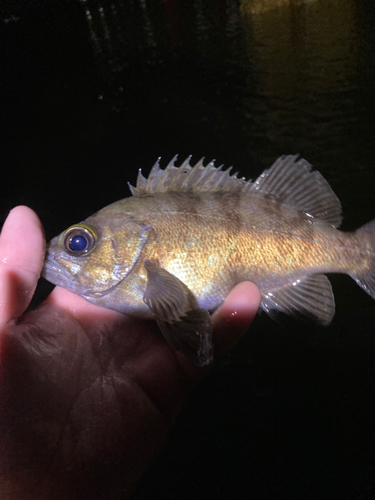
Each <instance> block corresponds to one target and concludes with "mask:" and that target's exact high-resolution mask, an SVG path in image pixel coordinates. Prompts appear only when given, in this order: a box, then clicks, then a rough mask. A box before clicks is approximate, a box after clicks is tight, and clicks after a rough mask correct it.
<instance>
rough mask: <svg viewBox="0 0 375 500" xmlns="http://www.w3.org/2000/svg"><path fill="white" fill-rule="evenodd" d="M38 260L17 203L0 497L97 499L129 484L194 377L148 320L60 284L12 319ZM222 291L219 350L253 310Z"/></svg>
mask: <svg viewBox="0 0 375 500" xmlns="http://www.w3.org/2000/svg"><path fill="white" fill-rule="evenodd" d="M43 255H44V238H43V233H42V228H41V226H40V222H39V220H38V218H37V217H36V215H35V214H34V213H33V212H32V211H31V210H30V209H27V208H26V207H18V208H17V209H15V210H14V211H12V212H11V215H10V217H9V218H8V219H7V221H6V223H5V224H4V227H3V230H2V233H1V238H0V325H1V326H0V328H1V329H0V341H1V344H0V345H1V365H0V368H1V372H0V374H1V379H0V397H1V408H0V457H1V458H0V493H2V495H0V496H1V498H3V497H4V498H7V499H8V498H9V499H13V498H14V499H15V498H17V499H18V498H22V499H27V498H38V499H43V498H46V499H47V498H48V499H53V498H59V499H63V498H70V499H72V498H80V499H83V498H91V499H94V498H102V497H104V496H108V495H109V494H111V492H112V493H113V494H115V492H117V491H118V490H119V489H120V488H121V487H125V488H126V490H128V489H129V487H130V485H131V484H132V483H134V481H135V480H136V479H137V478H138V477H139V475H140V474H141V472H142V471H143V470H144V468H145V466H146V465H147V463H148V462H149V461H150V459H151V458H152V456H153V455H154V454H155V452H156V451H157V449H158V448H159V447H160V444H161V443H162V441H163V439H164V438H165V435H166V432H167V430H168V425H169V424H170V422H171V420H172V419H173V417H174V415H175V414H176V413H177V411H178V410H179V407H180V405H181V402H182V399H183V396H184V392H185V390H186V388H187V387H189V386H190V385H191V384H192V383H193V382H194V381H196V380H198V379H199V378H200V377H201V376H202V374H203V373H204V372H205V370H204V369H198V368H196V367H194V366H193V365H191V364H190V362H189V361H188V360H186V359H185V358H184V356H183V355H182V354H180V353H176V352H174V351H173V350H172V349H171V348H170V347H169V346H168V345H167V344H166V343H165V341H164V340H163V338H162V337H161V335H160V333H159V332H158V329H157V328H156V326H155V324H154V323H153V322H145V321H140V320H136V319H133V318H129V317H126V316H124V315H122V314H120V313H117V312H115V311H111V310H109V309H103V308H100V307H97V306H94V305H92V304H90V303H88V302H86V301H85V300H84V299H82V298H81V297H78V296H76V295H75V294H73V293H71V292H69V291H67V290H64V289H61V288H55V289H54V291H53V292H52V294H51V295H50V296H49V298H48V299H47V301H46V302H45V303H44V304H43V305H42V306H41V307H39V308H38V309H37V310H35V311H32V312H31V313H28V314H26V315H24V316H22V317H20V316H21V314H22V313H23V312H24V310H25V309H26V308H27V306H28V304H29V302H30V299H31V296H32V294H33V292H34V290H35V286H36V283H37V279H38V277H39V274H40V269H41V266H42V261H43ZM231 296H232V298H231V299H229V300H227V301H226V302H225V303H224V306H222V307H221V308H220V310H219V311H218V312H216V313H215V317H214V325H215V336H216V341H217V347H218V349H217V350H218V351H219V353H220V350H221V351H225V350H226V349H227V347H228V346H229V345H230V344H232V343H233V342H234V341H235V340H236V338H238V337H239V336H240V335H241V333H242V332H243V331H244V330H245V329H246V328H247V326H248V324H249V323H250V322H251V320H252V318H253V317H254V315H255V313H256V311H257V309H258V307H259V292H257V290H256V288H255V287H254V286H252V285H249V284H242V285H239V286H238V287H237V290H236V289H235V290H234V291H233V292H231ZM234 310H236V313H237V314H236V315H233V314H232V313H233V311H234ZM18 318H20V319H18ZM234 327H236V329H235V331H233V329H234ZM27 495H29V496H27Z"/></svg>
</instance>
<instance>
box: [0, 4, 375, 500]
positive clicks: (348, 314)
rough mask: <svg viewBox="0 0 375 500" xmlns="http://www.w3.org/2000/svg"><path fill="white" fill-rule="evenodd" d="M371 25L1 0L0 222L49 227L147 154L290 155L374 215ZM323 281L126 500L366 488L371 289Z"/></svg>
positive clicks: (304, 11)
mask: <svg viewBox="0 0 375 500" xmlns="http://www.w3.org/2000/svg"><path fill="white" fill-rule="evenodd" d="M374 25H375V3H374V2H373V1H372V0H368V1H367V2H365V1H362V2H360V1H355V0H305V1H303V0H300V1H297V0H296V1H292V0H290V1H288V0H253V1H251V0H248V1H246V0H243V1H242V2H240V1H239V0H196V1H189V2H186V1H182V0H180V1H178V0H175V1H173V0H164V1H150V0H128V1H125V0H113V1H105V0H102V1H100V0H97V1H94V0H86V1H84V0H81V1H79V0H65V1H64V0H60V1H54V0H48V1H47V0H44V1H43V0H33V1H32V2H30V1H29V0H28V1H26V0H22V1H21V0H18V1H10V0H5V1H4V0H3V1H2V2H1V4H0V64H1V66H0V85H1V97H0V99H1V106H0V127H1V131H0V140H1V142H2V146H1V149H0V151H1V203H0V216H1V219H2V220H4V219H5V217H6V215H7V213H8V211H9V209H10V208H12V207H13V206H15V205H17V204H26V205H28V206H30V207H32V208H33V209H34V210H35V211H36V212H37V213H38V215H39V216H40V218H41V220H42V222H43V224H44V226H45V230H46V236H47V238H48V239H49V238H51V237H52V236H54V235H56V234H57V233H59V232H60V231H62V230H63V229H65V228H66V227H67V226H69V225H70V224H72V223H74V222H78V221H80V220H82V219H84V218H86V217H87V216H89V215H90V214H92V213H93V212H95V211H96V210H98V209H100V208H102V207H103V206H105V205H107V204H109V203H111V202H113V201H115V200H117V199H120V198H123V197H125V196H128V195H129V191H128V189H127V186H126V183H127V181H130V182H131V183H134V182H135V179H136V174H137V171H138V169H139V168H142V169H143V173H144V174H147V173H148V171H149V169H150V168H151V166H152V164H153V163H154V161H155V160H156V158H157V157H158V156H162V162H163V165H166V163H167V162H168V161H169V160H170V158H171V157H172V156H173V155H174V154H175V153H179V155H180V159H181V160H182V159H184V158H185V157H186V156H187V155H188V154H193V160H198V159H199V158H200V157H202V156H206V158H207V159H208V160H210V159H212V158H216V159H217V161H218V163H225V164H227V165H231V164H233V165H234V166H235V167H236V169H238V170H239V171H240V172H241V174H243V175H244V176H246V177H251V178H255V177H256V176H257V175H258V174H259V173H260V172H261V171H262V170H263V169H264V168H266V167H268V166H270V165H271V163H272V162H273V161H274V160H275V159H276V157H278V156H279V155H280V154H289V153H296V152H298V153H300V154H301V155H302V156H304V157H305V158H306V159H307V160H309V161H310V162H311V163H313V164H314V166H315V167H316V168H317V169H319V170H320V171H321V172H322V174H323V175H324V176H325V177H326V178H327V180H328V181H329V182H330V184H331V186H332V187H333V189H334V191H335V192H336V194H337V195H338V197H339V198H340V200H341V202H342V205H343V210H344V216H345V218H344V224H343V229H345V230H353V229H355V228H356V227H359V226H360V225H362V224H363V223H365V222H367V221H368V220H370V219H372V218H374V217H375V207H374V181H375V164H374V157H375V141H374V136H375V120H374V110H375V97H374V95H375V93H374V81H375V55H374V53H375V39H374V38H375V29H374ZM332 283H333V287H334V291H335V297H336V302H337V313H336V316H335V318H334V320H333V322H332V324H331V325H330V327H328V328H319V327H315V326H314V325H310V324H308V323H297V322H294V321H292V320H290V319H288V318H284V317H283V318H281V321H280V324H275V323H273V322H272V321H271V320H270V319H269V318H267V317H266V316H265V315H264V314H263V315H261V316H260V317H258V318H257V319H256V321H255V323H254V325H253V327H252V329H251V330H250V331H249V333H248V334H247V336H246V338H245V339H244V340H243V341H242V342H241V344H240V345H239V346H237V348H236V349H235V350H234V351H233V352H232V353H231V354H230V356H228V358H227V359H226V360H224V361H223V362H222V363H220V364H219V365H217V366H216V367H214V369H213V370H212V372H211V373H210V374H209V375H208V376H207V377H206V379H205V380H204V381H203V382H202V383H201V384H200V385H199V386H198V387H197V388H196V389H195V390H194V391H193V393H192V394H191V396H190V398H189V400H188V401H187V403H186V405H185V408H184V410H183V412H182V413H181V415H180V416H179V418H178V419H177V421H176V423H175V425H174V428H173V430H172V432H171V434H170V438H169V440H168V442H167V443H166V445H165V448H164V449H163V451H162V453H161V454H160V456H158V457H157V459H156V460H155V462H154V464H153V465H152V467H151V468H150V470H149V472H148V473H147V474H146V476H145V477H144V478H143V480H142V481H141V483H140V484H139V486H138V489H137V491H136V492H135V494H134V499H136V500H141V499H142V500H146V499H150V498H153V499H156V498H157V499H159V498H160V499H182V500H185V499H186V500H187V499H189V500H190V499H194V500H195V499H207V498H210V499H215V500H216V499H220V500H221V499H236V500H237V499H238V500H241V499H250V498H251V499H265V498H274V499H292V498H305V499H328V498H329V499H330V498H350V499H364V498H374V496H375V453H374V452H375V449H374V439H375V431H374V428H375V403H374V396H375V380H374V377H375V329H374V324H375V303H374V302H373V301H372V299H371V298H369V297H368V296H367V295H366V294H365V293H364V292H363V291H362V290H360V289H359V288H358V287H357V286H356V285H355V283H354V282H353V281H352V280H350V278H348V277H345V276H332ZM48 289H49V286H48V284H46V283H45V282H42V283H41V284H40V288H39V290H38V293H37V300H41V298H42V297H43V295H44V294H45V293H46V292H47V291H48Z"/></svg>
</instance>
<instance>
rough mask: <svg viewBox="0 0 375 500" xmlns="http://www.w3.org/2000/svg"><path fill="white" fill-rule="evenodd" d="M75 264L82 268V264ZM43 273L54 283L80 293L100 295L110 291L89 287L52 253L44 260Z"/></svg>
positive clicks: (44, 276) (78, 268)
mask: <svg viewBox="0 0 375 500" xmlns="http://www.w3.org/2000/svg"><path fill="white" fill-rule="evenodd" d="M75 265H76V266H77V271H78V270H80V269H81V268H82V266H81V265H80V264H75ZM41 275H42V276H43V278H45V279H46V280H47V281H49V282H51V283H52V284H54V285H56V286H61V287H62V288H67V289H68V290H71V291H72V292H75V293H77V294H79V295H88V296H100V295H105V294H106V293H108V289H105V290H95V289H93V288H87V286H85V285H84V284H82V283H78V282H77V281H76V279H75V277H74V274H72V273H71V272H69V271H68V269H66V268H65V267H64V266H62V265H61V264H59V263H58V262H57V261H56V259H55V258H54V257H52V256H50V255H47V257H46V258H45V260H44V263H43V268H42V272H41ZM110 288H112V287H110Z"/></svg>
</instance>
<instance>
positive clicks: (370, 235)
mask: <svg viewBox="0 0 375 500" xmlns="http://www.w3.org/2000/svg"><path fill="white" fill-rule="evenodd" d="M356 234H357V235H358V236H360V237H361V238H363V241H364V245H366V250H367V252H368V259H369V266H368V268H367V270H366V271H365V272H364V273H363V274H361V273H351V274H350V276H351V277H352V278H353V279H354V280H355V281H356V282H357V283H358V285H359V286H360V287H361V288H363V290H365V292H367V293H368V294H369V295H371V297H372V298H373V299H375V219H374V220H372V221H371V222H368V223H367V224H365V225H364V226H362V227H360V228H359V229H357V231H356Z"/></svg>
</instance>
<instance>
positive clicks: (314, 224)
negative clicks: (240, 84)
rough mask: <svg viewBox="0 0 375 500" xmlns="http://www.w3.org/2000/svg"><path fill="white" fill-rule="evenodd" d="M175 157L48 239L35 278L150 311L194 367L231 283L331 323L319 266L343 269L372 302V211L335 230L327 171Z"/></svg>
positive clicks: (336, 207) (271, 303) (290, 160)
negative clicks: (235, 168) (249, 176)
mask: <svg viewBox="0 0 375 500" xmlns="http://www.w3.org/2000/svg"><path fill="white" fill-rule="evenodd" d="M176 161H177V156H175V157H174V158H173V159H172V160H171V162H169V164H168V165H167V166H166V167H165V168H164V169H162V168H161V167H160V158H159V159H158V161H157V162H156V163H155V165H154V166H153V167H152V169H151V172H150V174H149V176H148V178H145V177H144V176H143V175H142V172H141V170H139V173H138V177H137V182H136V186H135V187H134V186H132V185H130V184H129V188H130V190H131V193H132V196H129V197H127V198H124V199H122V200H120V201H116V202H114V203H112V204H111V205H109V206H107V207H105V208H103V209H101V210H99V211H98V212H96V213H95V214H93V215H91V216H90V217H88V218H87V219H86V220H84V221H83V222H80V223H78V224H74V225H72V226H70V227H69V228H68V229H66V230H65V231H63V232H62V233H61V234H59V235H58V236H56V237H55V238H53V239H52V240H51V241H50V243H49V244H48V246H47V251H46V257H45V262H44V266H43V270H42V275H43V276H44V277H45V278H46V279H47V280H48V281H50V282H52V283H53V284H55V285H58V286H61V287H65V288H67V289H69V290H71V291H73V292H75V293H76V294H78V295H80V296H82V297H83V298H84V299H86V300H88V301H89V302H91V303H93V304H96V305H98V306H102V307H106V308H110V309H114V310H116V311H120V312H122V313H124V314H128V315H131V316H136V317H139V318H145V319H153V320H156V322H157V323H158V325H159V328H160V330H161V332H162V333H163V335H164V337H165V339H166V341H167V342H168V343H169V344H170V346H172V348H173V349H175V350H178V351H181V352H182V353H183V354H185V355H186V356H187V357H188V358H189V359H190V360H191V361H192V362H193V363H194V364H196V365H197V366H204V365H208V364H210V363H212V361H213V354H214V353H213V343H212V322H211V313H212V312H213V311H214V310H215V309H216V308H217V307H218V306H219V305H220V304H221V303H222V302H223V301H224V299H225V297H226V295H227V294H228V292H229V291H230V290H231V289H232V288H233V287H234V286H235V285H236V284H237V283H239V282H241V281H244V280H249V281H252V282H254V283H255V284H256V285H257V286H258V288H259V290H260V293H261V305H260V309H261V310H263V311H265V312H266V313H268V314H269V315H270V316H271V317H273V318H275V317H276V316H277V315H278V312H280V311H281V312H283V313H286V314H288V315H291V316H296V317H297V318H298V317H307V318H310V319H312V320H314V321H316V322H317V323H320V324H322V325H328V324H329V323H330V322H331V320H332V318H333V316H334V314H335V301H334V296H333V292H332V287H331V284H330V281H329V279H328V278H327V276H326V273H346V274H348V275H349V276H351V277H352V278H353V279H354V280H355V281H356V282H357V284H358V285H359V286H360V287H362V288H363V289H364V290H365V291H366V292H367V293H368V294H369V295H370V296H371V297H372V298H374V299H375V220H373V221H371V222H369V223H367V224H365V225H364V226H362V227H361V228H359V229H358V230H356V231H354V232H342V231H340V230H339V229H338V227H339V226H340V223H341V220H342V214H341V205H340V202H339V200H338V198H337V196H336V195H335V193H334V192H333V190H332V188H331V187H330V185H329V184H328V182H327V181H326V180H325V179H324V177H323V176H322V175H321V174H320V173H319V172H318V171H317V170H314V169H313V168H312V165H311V164H310V163H308V162H307V161H306V160H304V159H303V158H300V157H299V155H285V156H281V157H280V158H278V159H277V160H276V161H275V162H274V164H273V165H272V166H271V167H270V168H269V169H267V170H265V171H264V172H263V173H262V174H261V175H260V176H259V177H258V178H257V179H256V180H255V181H246V180H245V179H244V178H239V177H238V173H235V174H231V168H228V169H226V170H225V169H223V166H220V167H216V166H215V162H214V161H211V162H209V163H208V164H206V165H205V164H204V159H202V160H200V161H198V162H197V163H196V164H195V165H193V166H192V165H191V157H188V158H187V159H186V160H185V161H183V162H182V163H181V165H180V166H176Z"/></svg>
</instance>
